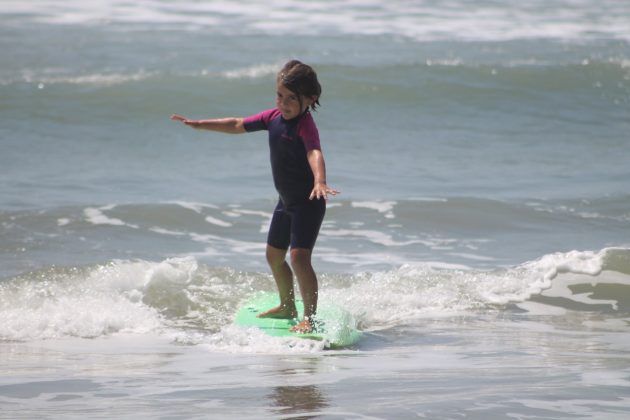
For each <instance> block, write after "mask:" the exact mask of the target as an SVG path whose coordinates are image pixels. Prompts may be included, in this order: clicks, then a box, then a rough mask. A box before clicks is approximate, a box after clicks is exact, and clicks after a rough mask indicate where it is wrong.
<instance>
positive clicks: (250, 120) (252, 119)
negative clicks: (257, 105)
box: [243, 109, 275, 132]
mask: <svg viewBox="0 0 630 420" xmlns="http://www.w3.org/2000/svg"><path fill="white" fill-rule="evenodd" d="M274 111H275V110H274V109H268V110H266V111H262V112H259V113H258V114H254V115H250V116H249V117H246V118H244V119H243V127H245V131H247V132H251V131H260V130H267V128H268V126H269V121H270V120H271V119H272V117H273V113H274Z"/></svg>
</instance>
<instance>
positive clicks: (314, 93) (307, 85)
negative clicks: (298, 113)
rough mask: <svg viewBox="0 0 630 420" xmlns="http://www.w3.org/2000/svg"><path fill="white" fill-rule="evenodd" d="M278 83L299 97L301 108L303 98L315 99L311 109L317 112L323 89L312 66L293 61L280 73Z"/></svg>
mask: <svg viewBox="0 0 630 420" xmlns="http://www.w3.org/2000/svg"><path fill="white" fill-rule="evenodd" d="M278 82H279V83H282V85H283V86H284V87H286V88H287V89H289V90H290V91H291V92H293V93H295V94H296V95H297V96H298V100H299V101H300V107H301V106H302V98H304V97H310V98H312V97H315V101H314V102H313V103H312V104H311V109H312V110H313V111H315V109H316V108H317V106H318V105H319V97H320V96H321V94H322V87H321V85H320V84H319V81H318V80H317V73H315V70H313V68H312V67H311V66H309V65H307V64H304V63H302V62H301V61H298V60H291V61H289V62H288V63H287V64H285V65H284V67H282V70H280V72H279V73H278Z"/></svg>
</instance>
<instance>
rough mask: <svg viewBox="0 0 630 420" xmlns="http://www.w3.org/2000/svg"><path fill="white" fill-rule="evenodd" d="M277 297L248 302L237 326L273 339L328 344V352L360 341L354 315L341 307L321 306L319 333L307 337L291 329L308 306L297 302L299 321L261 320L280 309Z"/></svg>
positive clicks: (256, 296) (255, 297)
mask: <svg viewBox="0 0 630 420" xmlns="http://www.w3.org/2000/svg"><path fill="white" fill-rule="evenodd" d="M279 303H280V299H279V297H278V295H277V293H271V292H258V293H256V294H254V295H252V296H251V297H250V298H249V299H248V300H246V301H245V303H243V304H242V305H241V307H240V309H239V310H238V312H237V313H236V317H235V323H236V324H237V325H240V326H242V327H256V328H258V329H260V330H261V331H263V332H264V333H265V334H267V335H270V336H273V337H295V338H302V339H307V340H317V341H324V347H325V348H331V349H339V348H344V347H349V346H352V345H353V344H355V343H356V342H357V341H359V338H361V332H360V331H358V330H357V328H356V321H355V320H354V318H353V317H352V315H351V314H350V313H349V312H348V311H345V310H344V309H342V308H340V307H339V306H336V305H332V304H327V303H326V302H319V303H318V309H317V315H316V316H315V323H316V329H315V331H313V332H311V333H307V334H302V333H294V332H291V331H289V329H290V328H291V327H292V326H294V325H296V324H297V323H298V322H299V320H301V319H302V318H303V313H304V312H303V308H304V304H303V302H302V300H301V299H296V306H297V310H298V317H297V318H296V319H273V318H257V317H256V316H257V315H258V314H259V313H261V312H264V311H266V310H268V309H270V308H273V307H275V306H278V304H279Z"/></svg>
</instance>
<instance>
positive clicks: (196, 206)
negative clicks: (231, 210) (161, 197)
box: [168, 201, 219, 214]
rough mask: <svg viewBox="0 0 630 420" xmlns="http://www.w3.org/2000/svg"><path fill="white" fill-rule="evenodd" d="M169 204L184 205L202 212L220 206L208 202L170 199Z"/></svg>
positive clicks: (196, 211)
mask: <svg viewBox="0 0 630 420" xmlns="http://www.w3.org/2000/svg"><path fill="white" fill-rule="evenodd" d="M168 204H176V205H178V206H180V207H183V208H185V209H188V210H192V211H194V212H195V213H198V214H201V213H202V212H203V210H204V209H206V208H209V209H218V208H219V207H217V206H215V205H214V204H208V203H197V202H192V201H169V202H168Z"/></svg>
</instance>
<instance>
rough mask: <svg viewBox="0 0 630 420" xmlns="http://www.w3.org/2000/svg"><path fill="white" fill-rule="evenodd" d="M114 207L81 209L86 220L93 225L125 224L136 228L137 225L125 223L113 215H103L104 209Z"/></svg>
mask: <svg viewBox="0 0 630 420" xmlns="http://www.w3.org/2000/svg"><path fill="white" fill-rule="evenodd" d="M113 208H115V206H114V205H109V206H104V207H99V208H94V207H88V208H86V209H84V210H83V214H84V216H85V219H86V221H87V222H89V223H92V224H94V225H111V226H127V227H130V228H133V229H138V226H137V225H134V224H129V223H125V222H123V221H122V220H120V219H117V218H115V217H108V216H106V215H105V213H104V212H105V211H107V210H111V209H113Z"/></svg>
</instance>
